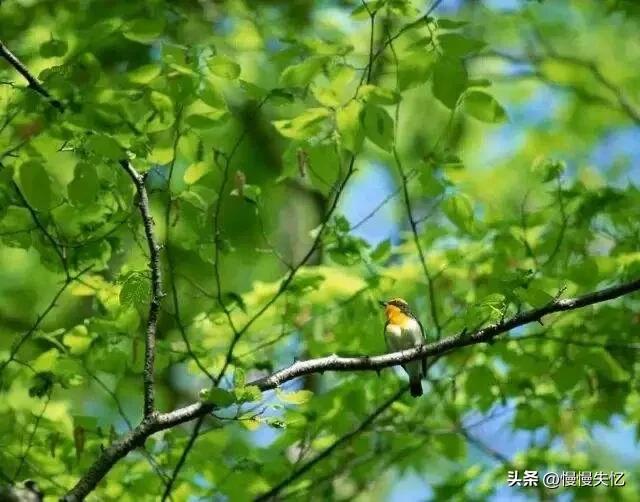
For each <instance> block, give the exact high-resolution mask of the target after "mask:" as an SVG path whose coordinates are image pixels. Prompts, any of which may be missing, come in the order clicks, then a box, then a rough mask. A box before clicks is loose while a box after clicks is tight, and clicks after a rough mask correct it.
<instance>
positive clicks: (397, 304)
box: [378, 298, 409, 319]
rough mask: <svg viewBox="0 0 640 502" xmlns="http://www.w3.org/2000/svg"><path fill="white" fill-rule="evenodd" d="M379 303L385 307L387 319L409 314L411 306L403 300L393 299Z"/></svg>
mask: <svg viewBox="0 0 640 502" xmlns="http://www.w3.org/2000/svg"><path fill="white" fill-rule="evenodd" d="M378 303H379V304H380V306H381V307H384V313H385V315H386V316H387V319H389V318H391V317H392V316H394V315H396V314H399V313H403V314H405V313H408V312H409V304H408V303H407V302H406V301H405V300H404V299H402V298H392V299H391V300H386V301H383V300H379V301H378Z"/></svg>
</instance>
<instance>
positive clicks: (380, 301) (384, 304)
mask: <svg viewBox="0 0 640 502" xmlns="http://www.w3.org/2000/svg"><path fill="white" fill-rule="evenodd" d="M378 303H379V304H380V306H381V307H386V306H387V302H385V301H383V300H378Z"/></svg>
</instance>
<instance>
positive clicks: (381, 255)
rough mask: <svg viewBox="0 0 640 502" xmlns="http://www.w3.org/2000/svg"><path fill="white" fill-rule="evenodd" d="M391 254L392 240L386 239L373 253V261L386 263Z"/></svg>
mask: <svg viewBox="0 0 640 502" xmlns="http://www.w3.org/2000/svg"><path fill="white" fill-rule="evenodd" d="M390 254H391V239H385V240H383V241H382V242H381V243H380V244H378V245H377V246H376V248H375V249H374V250H373V251H372V252H371V255H370V256H371V260H373V261H375V262H383V261H385V260H386V259H387V258H388V257H389V255H390Z"/></svg>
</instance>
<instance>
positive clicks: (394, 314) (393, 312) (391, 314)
mask: <svg viewBox="0 0 640 502" xmlns="http://www.w3.org/2000/svg"><path fill="white" fill-rule="evenodd" d="M384 313H385V315H386V316H387V321H389V324H396V325H398V326H400V327H401V328H405V327H407V324H409V322H410V321H411V317H410V316H408V315H407V314H405V313H404V312H402V310H400V309H399V308H398V307H396V306H395V305H387V306H386V307H385V309H384Z"/></svg>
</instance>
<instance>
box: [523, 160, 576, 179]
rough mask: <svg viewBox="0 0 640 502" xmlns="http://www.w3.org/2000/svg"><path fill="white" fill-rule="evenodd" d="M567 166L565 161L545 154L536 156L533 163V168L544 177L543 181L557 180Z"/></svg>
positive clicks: (534, 171) (535, 172)
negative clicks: (547, 156)
mask: <svg viewBox="0 0 640 502" xmlns="http://www.w3.org/2000/svg"><path fill="white" fill-rule="evenodd" d="M566 168H567V166H566V164H565V162H563V161H561V160H555V159H549V158H546V157H543V156H539V157H536V158H535V159H534V160H533V162H532V164H531V170H532V171H533V173H534V174H536V175H538V176H540V177H541V178H542V182H543V183H548V182H549V181H553V180H555V179H556V178H558V176H560V175H561V174H562V173H563V172H564V171H565V170H566Z"/></svg>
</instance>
